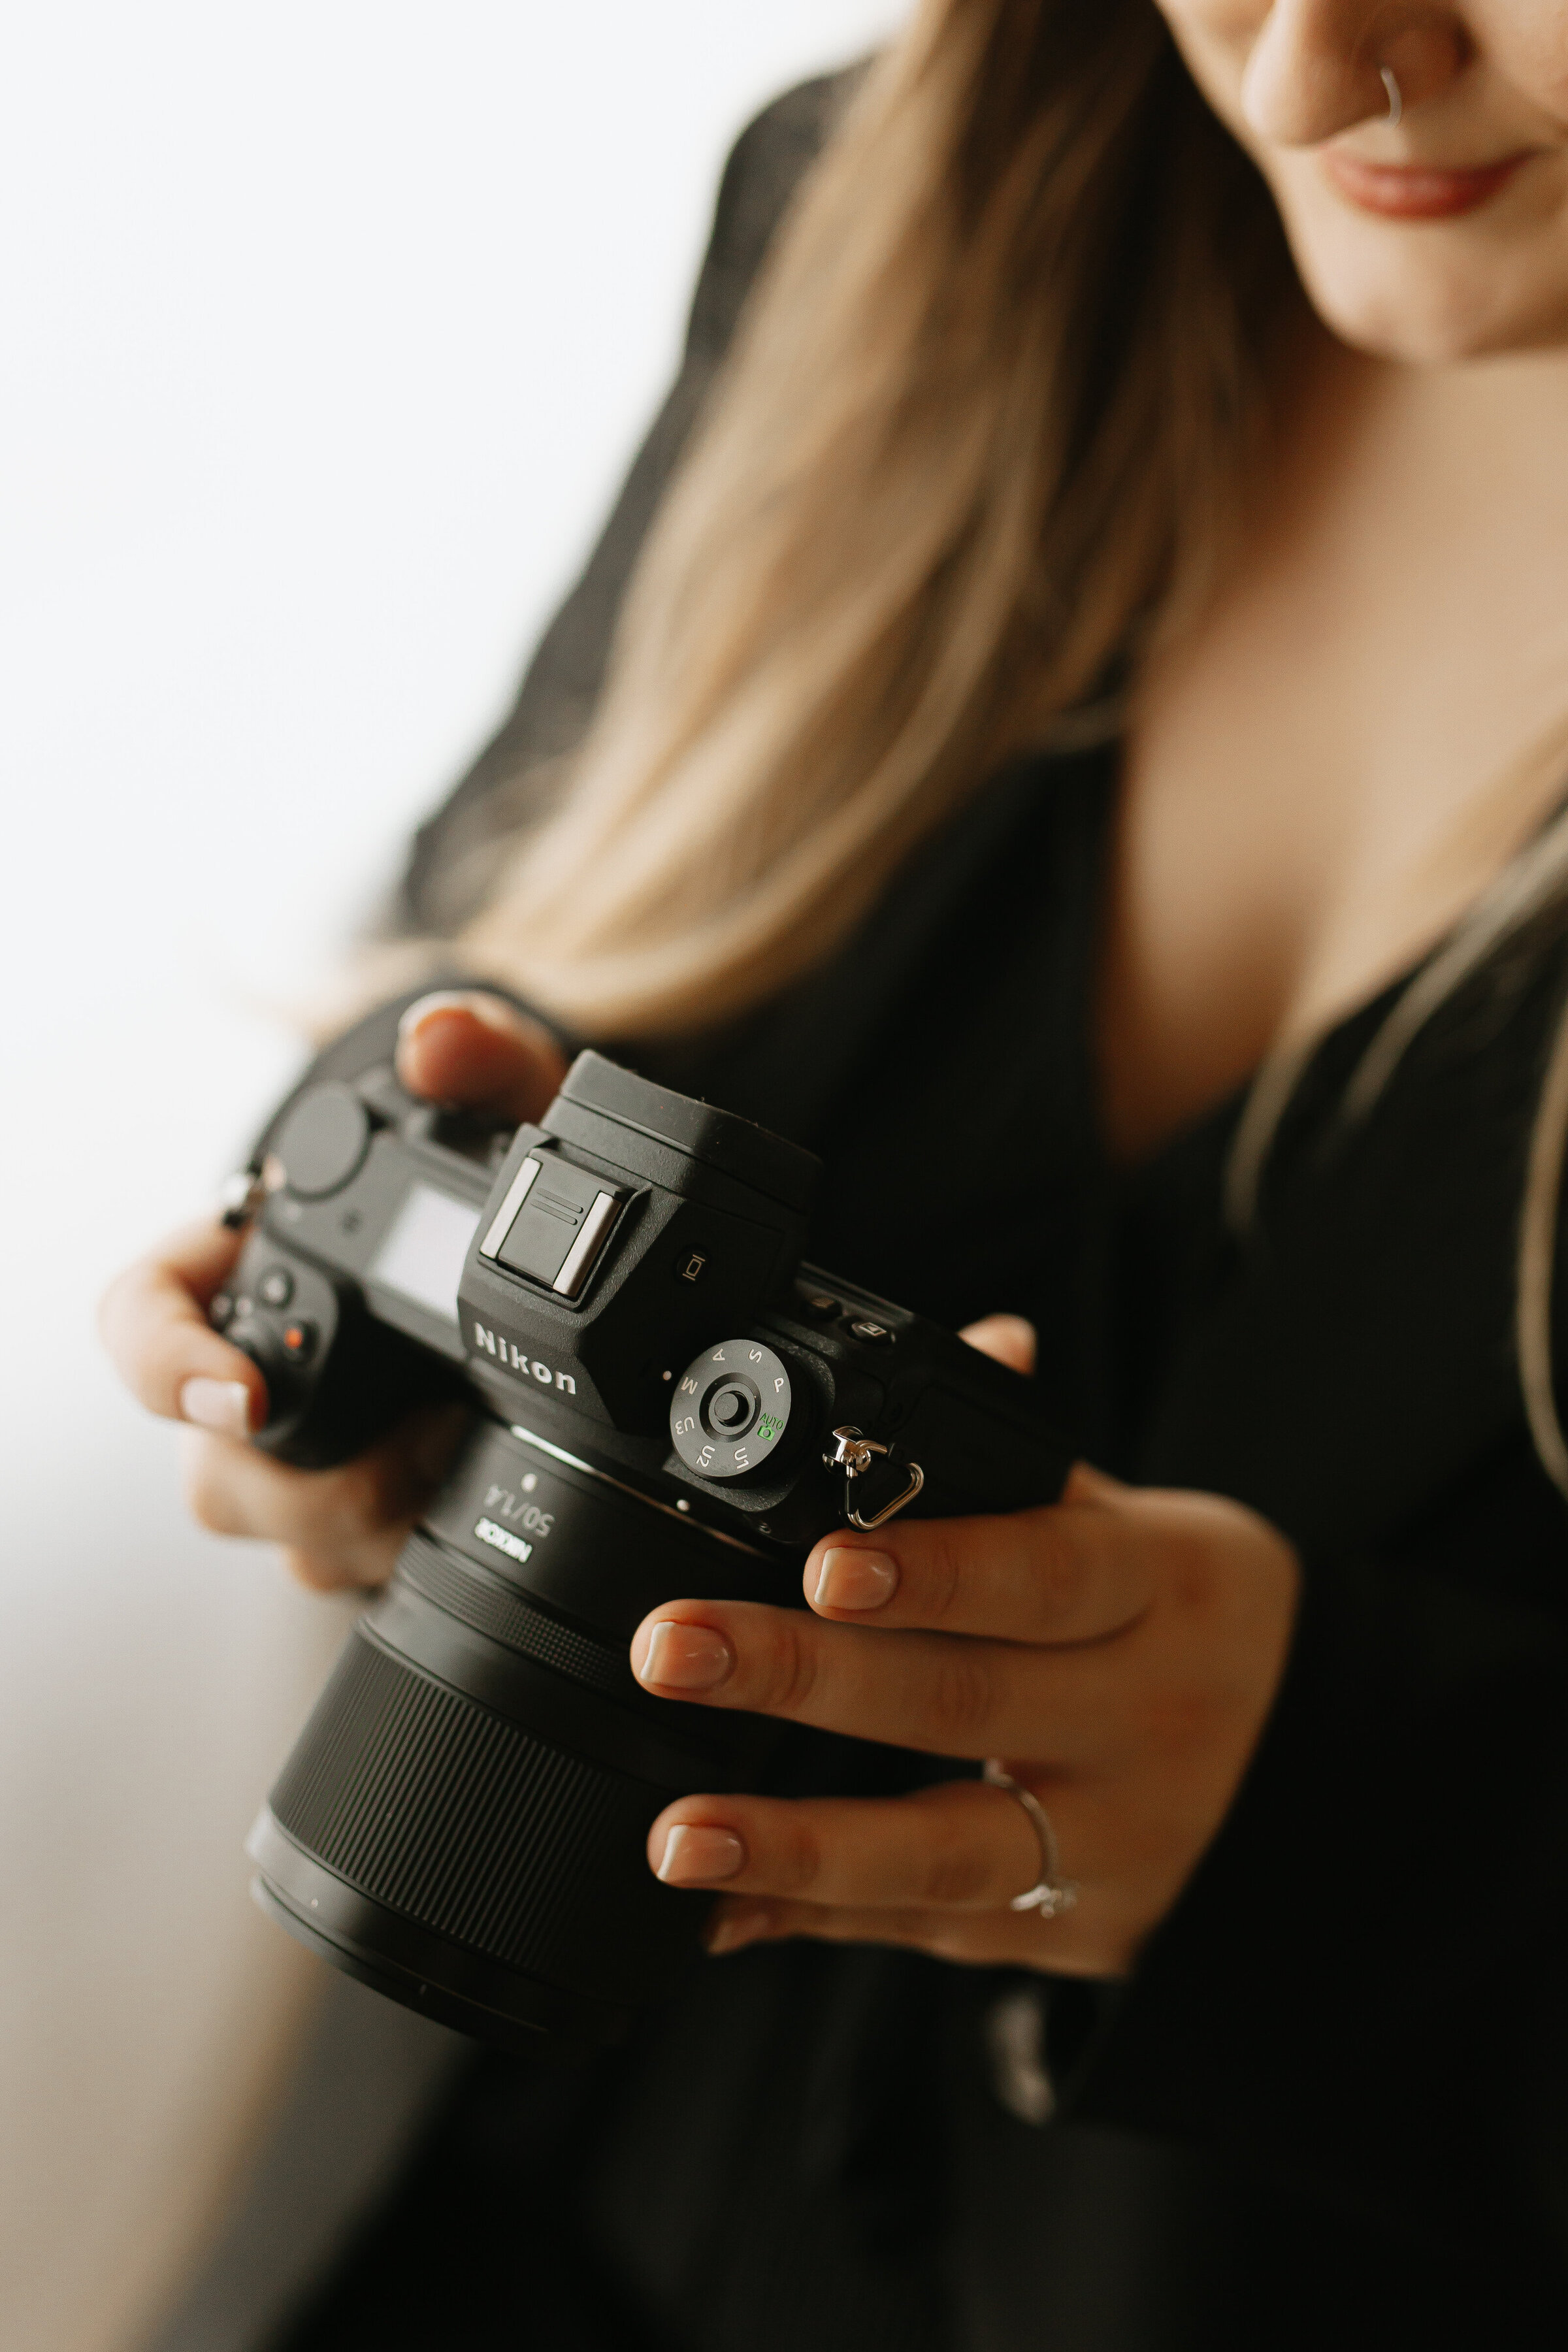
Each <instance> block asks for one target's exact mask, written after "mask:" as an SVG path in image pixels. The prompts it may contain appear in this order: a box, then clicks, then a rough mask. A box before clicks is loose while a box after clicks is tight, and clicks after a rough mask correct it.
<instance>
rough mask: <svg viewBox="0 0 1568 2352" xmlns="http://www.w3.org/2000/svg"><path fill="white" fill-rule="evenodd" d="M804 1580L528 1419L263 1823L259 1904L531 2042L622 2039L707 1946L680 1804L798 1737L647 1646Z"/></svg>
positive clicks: (494, 1436) (336, 1701)
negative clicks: (728, 1707) (682, 1693)
mask: <svg viewBox="0 0 1568 2352" xmlns="http://www.w3.org/2000/svg"><path fill="white" fill-rule="evenodd" d="M794 1589H795V1571H794V1570H788V1571H784V1570H776V1569H770V1565H769V1563H768V1562H767V1561H765V1560H764V1559H763V1558H762V1556H761V1555H760V1554H759V1553H757V1552H756V1551H754V1550H752V1549H751V1547H750V1546H748V1545H746V1544H743V1543H741V1542H739V1541H737V1540H736V1539H735V1538H728V1537H725V1536H722V1535H719V1534H716V1533H714V1532H712V1531H710V1530H708V1529H705V1528H700V1527H697V1526H694V1525H693V1524H692V1523H691V1521H690V1520H689V1519H683V1518H680V1517H678V1516H677V1514H676V1512H675V1511H674V1510H673V1509H672V1508H670V1507H668V1506H667V1505H663V1504H660V1503H658V1501H656V1500H655V1499H654V1498H652V1497H651V1496H644V1495H641V1494H638V1493H637V1492H635V1491H633V1490H632V1489H631V1488H629V1487H627V1486H625V1485H623V1484H622V1483H620V1482H619V1481H618V1480H616V1479H615V1478H612V1477H610V1476H608V1475H605V1473H603V1472H601V1471H598V1470H596V1469H595V1468H594V1466H593V1465H591V1464H589V1463H586V1462H584V1461H581V1460H578V1459H576V1458H575V1457H574V1456H572V1455H569V1454H564V1453H563V1452H562V1450H561V1449H560V1448H558V1447H556V1446H553V1445H551V1444H542V1442H541V1441H540V1440H538V1439H534V1438H531V1437H530V1436H529V1434H528V1433H526V1432H524V1431H522V1430H521V1428H515V1429H505V1428H501V1427H499V1426H497V1425H495V1424H493V1423H486V1424H481V1425H480V1427H479V1429H478V1430H477V1431H476V1433H475V1434H474V1437H473V1439H472V1440H471V1441H470V1444H469V1445H468V1449H467V1451H466V1453H465V1454H464V1455H463V1456H462V1457H461V1458H460V1459H459V1462H458V1465H457V1466H456V1467H455V1469H454V1471H453V1473H452V1475H451V1477H450V1478H449V1479H448V1481H447V1486H446V1487H445V1488H444V1489H443V1490H442V1494H441V1496H438V1497H437V1502H436V1503H435V1504H434V1505H433V1506H432V1507H431V1509H430V1510H429V1511H428V1512H427V1514H426V1519H425V1522H424V1524H423V1526H422V1527H420V1528H418V1529H416V1532H415V1533H414V1534H413V1535H412V1536H411V1537H410V1538H408V1541H407V1543H406V1544H405V1547H404V1549H403V1553H402V1555H401V1557H400V1559H399V1560H398V1564H397V1569H396V1572H395V1576H394V1578H393V1580H392V1582H391V1584H390V1585H389V1586H388V1587H387V1588H386V1590H385V1591H384V1593H383V1594H382V1595H381V1596H380V1598H379V1599H378V1600H377V1601H375V1602H374V1603H373V1605H372V1607H371V1608H370V1609H369V1610H368V1611H367V1612H366V1613H365V1615H364V1616H363V1617H362V1618H361V1619H360V1621H359V1622H358V1624H357V1625H356V1627H355V1630H354V1632H353V1634H352V1635H351V1637H350V1640H349V1643H348V1646H347V1649H346V1650H345V1652H344V1654H343V1656H342V1660H341V1661H340V1664H339V1666H338V1669H337V1671H336V1673H335V1674H334V1675H333V1677H332V1680H331V1682H330V1683H329V1685H327V1688H326V1690H325V1691H324V1692H323V1694H322V1696H321V1700H320V1702H319V1704H318V1706H317V1708H316V1711H315V1713H314V1715H313V1716H312V1717H311V1718H310V1723H309V1724H308V1726H307V1727H306V1728H305V1730H304V1732H303V1733H302V1735H301V1736H300V1740H299V1742H298V1743H297V1745H296V1747H295V1749H294V1752H293V1754H292V1756H291V1757H290V1758H289V1762H288V1764H287V1765H286V1766H285V1768H284V1770H283V1772H282V1774H281V1776H280V1778H279V1780H278V1782H277V1785H276V1786H275V1787H274V1789H273V1790H272V1792H271V1795H270V1797H269V1799H268V1804H267V1807H266V1809H265V1811H263V1813H262V1815H261V1818H260V1820H259V1821H258V1823H257V1825H256V1828H255V1830H254V1831H253V1832H252V1836H251V1845H250V1852H251V1854H252V1857H253V1859H254V1860H255V1862H256V1863H257V1864H258V1874H259V1875H258V1883H257V1890H256V1891H257V1894H258V1899H259V1900H260V1902H261V1903H262V1905H263V1906H264V1908H266V1909H267V1910H268V1911H269V1912H270V1913H271V1914H272V1916H274V1917H275V1918H277V1919H279V1921H280V1922H281V1924H282V1925H284V1926H285V1927H289V1930H290V1931H291V1933H293V1934H294V1935H296V1936H298V1937H300V1938H301V1940H302V1941H304V1942H306V1943H309V1944H311V1945H312V1946H313V1947H314V1948H316V1949H317V1950H318V1951H321V1952H322V1953H323V1954H324V1955H325V1956H326V1957H327V1958H330V1959H331V1960H333V1961H334V1962H335V1963H336V1964H337V1966H338V1967H340V1968H342V1969H347V1970H348V1971H349V1973H350V1974H351V1975H354V1976H358V1977H361V1978H362V1979H364V1980H365V1981H366V1982H368V1983H371V1984H374V1985H375V1986H376V1987H377V1988H378V1989H379V1990H381V1991H383V1992H388V1993H391V1994H392V1995H393V1996H394V1998H395V1999H396V2000H403V2001H405V2002H407V2003H409V2004H410V2005H411V2006H412V2007H414V2008H417V2009H421V2010H423V2011H426V2014H427V2015H430V2016H433V2017H437V2018H443V2019H445V2020H446V2021H447V2022H448V2023H451V2024H454V2025H457V2026H459V2027H461V2028H462V2029H463V2030H464V2031H465V2032H469V2033H478V2034H479V2035H481V2036H483V2037H484V2038H485V2039H488V2040H490V2041H495V2042H501V2043H503V2044H505V2045H506V2046H508V2047H510V2048H513V2049H522V2048H526V2047H528V2046H529V2044H530V2043H531V2041H532V2039H533V2037H534V2036H535V2035H536V2034H537V2033H538V2032H540V2031H550V2032H563V2033H566V2034H568V2035H570V2036H572V2037H573V2038H574V2039H576V2040H579V2041H584V2042H595V2041H612V2040H614V2039H616V2036H617V2035H618V2034H619V2033H620V2032H623V2031H624V2029H625V2027H626V2024H627V2023H628V2022H629V2020H630V2017H631V2014H632V2011H634V2009H635V2008H636V2007H637V2005H638V2004H639V2002H641V2001H642V2000H647V1998H648V1997H649V1996H650V1995H657V1994H658V1993H659V1992H661V1991H663V1990H667V1989H668V1987H669V1986H671V1985H672V1984H673V1983H674V1982H675V1981H676V1979H678V1978H679V1975H680V1973H681V1972H682V1971H683V1969H685V1967H686V1965H687V1963H688V1961H689V1958H690V1956H691V1955H692V1953H693V1952H694V1951H695V1949H696V1948H697V1943H698V1937H699V1934H700V1928H701V1924H702V1919H703V1916H704V1915H705V1911H706V1907H707V1906H706V1905H705V1904H704V1903H703V1902H702V1901H701V1900H700V1899H698V1898H696V1897H694V1896H692V1895H689V1894H682V1893H679V1892H678V1891H677V1890H676V1889H674V1888H672V1887H667V1886H662V1885H659V1883H658V1880H657V1879H656V1878H655V1877H654V1875H653V1874H652V1872H651V1871H650V1870H649V1869H648V1866H647V1853H646V1844H647V1832H648V1827H649V1825H650V1823H651V1822H652V1821H653V1819H654V1817H655V1815H656V1814H657V1813H658V1811H660V1809H661V1808H662V1807H663V1806H665V1805H667V1804H668V1802H669V1801H670V1799H671V1798H672V1797H677V1796H681V1795H684V1794H685V1793H687V1791H689V1790H691V1789H694V1788H700V1789H723V1788H729V1787H732V1786H734V1785H736V1783H737V1782H739V1783H740V1784H741V1785H742V1786H744V1785H746V1784H747V1783H748V1781H749V1780H751V1778H752V1775H753V1773H754V1769H755V1766H756V1762H757V1760H758V1759H759V1758H760V1756H761V1754H762V1753H763V1750H764V1748H765V1746H766V1744H767V1743H768V1742H769V1741H770V1740H771V1738H772V1737H773V1733H772V1730H771V1728H770V1727H766V1726H764V1725H762V1724H760V1723H759V1722H758V1721H757V1720H756V1719H755V1718H754V1717H742V1716H738V1715H730V1716H726V1715H722V1714H719V1713H715V1712H712V1711H709V1710H703V1709H698V1708H694V1707H682V1706H672V1705H671V1704H670V1703H669V1702H668V1701H667V1700H659V1699H654V1698H650V1697H649V1696H648V1695H647V1693H646V1692H645V1691H643V1690H642V1689H641V1688H640V1687H639V1685H637V1682H636V1680H635V1678H634V1676H633V1675H632V1672H631V1668H630V1664H629V1663H628V1661H627V1657H626V1639H627V1636H628V1634H629V1633H630V1632H631V1630H632V1627H633V1626H634V1625H635V1624H636V1623H637V1620H638V1619H639V1618H640V1617H641V1616H642V1615H643V1614H644V1613H645V1612H646V1611H647V1609H648V1608H649V1607H650V1606H652V1605H653V1604H654V1603H655V1602H656V1601H658V1600H660V1599H662V1598H664V1597H666V1596H668V1595H670V1594H673V1593H679V1592H693V1591H695V1592H699V1593H700V1592H703V1591H721V1592H728V1593H736V1592H741V1593H752V1592H754V1593H756V1594H757V1595H758V1596H759V1597H763V1598H766V1599H769V1600H774V1599H780V1598H784V1597H786V1595H787V1594H788V1593H790V1592H792V1591H794Z"/></svg>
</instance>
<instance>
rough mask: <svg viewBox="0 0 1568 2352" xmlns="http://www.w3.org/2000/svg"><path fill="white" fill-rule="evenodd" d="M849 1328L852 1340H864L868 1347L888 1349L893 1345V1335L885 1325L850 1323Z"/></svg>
mask: <svg viewBox="0 0 1568 2352" xmlns="http://www.w3.org/2000/svg"><path fill="white" fill-rule="evenodd" d="M849 1328H850V1331H851V1333H852V1335H853V1336H854V1338H856V1339H864V1340H865V1341H866V1343H867V1345H868V1347H872V1348H890V1347H891V1346H892V1344H893V1335H892V1333H891V1332H890V1331H889V1328H888V1327H887V1325H886V1324H885V1323H851V1325H850V1326H849Z"/></svg>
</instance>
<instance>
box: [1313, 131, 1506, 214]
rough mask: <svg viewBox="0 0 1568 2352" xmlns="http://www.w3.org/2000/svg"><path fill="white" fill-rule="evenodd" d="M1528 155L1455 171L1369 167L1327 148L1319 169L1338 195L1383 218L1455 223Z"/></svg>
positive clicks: (1438, 166) (1492, 192)
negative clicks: (1321, 168)
mask: <svg viewBox="0 0 1568 2352" xmlns="http://www.w3.org/2000/svg"><path fill="white" fill-rule="evenodd" d="M1529 161H1530V154H1529V151H1528V150H1527V151H1525V152H1521V153H1520V154H1518V155H1505V156H1504V158H1503V160H1502V162H1501V163H1482V164H1480V165H1478V166H1472V167H1471V168H1469V169H1468V170H1457V169H1454V168H1452V167H1445V166H1443V165H1441V164H1436V163H1363V160H1362V158H1361V157H1360V156H1359V155H1352V154H1350V153H1348V152H1346V151H1345V150H1344V149H1342V148H1339V149H1336V148H1332V147H1331V148H1328V149H1326V150H1325V151H1324V153H1323V157H1322V165H1323V170H1324V171H1325V172H1326V173H1327V174H1328V176H1329V179H1330V181H1331V183H1332V184H1333V186H1334V187H1335V188H1336V189H1337V190H1338V191H1339V193H1340V194H1341V195H1342V196H1344V197H1346V198H1348V199H1349V201H1350V202H1351V203H1352V205H1355V206H1356V207H1357V208H1358V210H1360V211H1361V212H1363V213H1381V214H1382V215H1383V216H1384V219H1385V220H1453V219H1454V218H1456V217H1457V216H1458V215H1459V214H1460V213H1473V212H1475V211H1477V210H1478V209H1479V207H1480V206H1481V205H1484V204H1486V203H1488V202H1489V200H1490V198H1491V197H1493V196H1495V195H1496V194H1497V193H1498V191H1499V189H1500V188H1504V187H1506V186H1507V185H1508V183H1509V182H1510V180H1511V179H1512V177H1513V175H1514V173H1516V172H1517V171H1518V170H1519V168H1520V166H1521V163H1528V162H1529Z"/></svg>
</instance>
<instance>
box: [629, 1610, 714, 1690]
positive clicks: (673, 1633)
mask: <svg viewBox="0 0 1568 2352" xmlns="http://www.w3.org/2000/svg"><path fill="white" fill-rule="evenodd" d="M734 1664H735V1653H734V1651H733V1650H732V1649H731V1647H730V1644H729V1643H728V1642H726V1640H725V1639H724V1636H723V1635H722V1633H714V1632H713V1631H712V1629H711V1627H710V1626H707V1625H678V1624H677V1623H676V1622H674V1620H673V1619H672V1618H668V1617H661V1618H660V1620H659V1622H658V1624H657V1625H656V1626H655V1627H654V1629H653V1632H652V1633H650V1634H649V1635H648V1643H647V1657H646V1658H644V1660H643V1662H642V1664H641V1665H640V1666H639V1667H638V1669H637V1680H638V1681H639V1682H644V1683H649V1684H657V1685H658V1687H659V1688H660V1689H661V1690H711V1689H712V1688H713V1687H714V1685H715V1684H717V1683H721V1682H727V1681H728V1680H729V1677H730V1675H731V1672H732V1671H733V1669H734Z"/></svg>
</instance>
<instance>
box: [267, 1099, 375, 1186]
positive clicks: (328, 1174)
mask: <svg viewBox="0 0 1568 2352" xmlns="http://www.w3.org/2000/svg"><path fill="white" fill-rule="evenodd" d="M276 1150H277V1153H278V1157H279V1160H281V1161H282V1163H283V1167H284V1169H285V1171H286V1172H287V1176H288V1183H289V1192H292V1193H293V1194H295V1196H296V1198H298V1199H300V1200H301V1201H321V1200H324V1199H325V1197H326V1195H327V1194H328V1193H329V1192H341V1191H342V1187H343V1186H344V1185H345V1184H346V1183H347V1182H348V1181H349V1179H350V1178H351V1177H352V1176H357V1175H358V1173H359V1171H360V1166H361V1163H362V1161H363V1159H364V1156H365V1153H366V1152H367V1151H368V1150H370V1113H369V1112H368V1111H367V1110H366V1108H365V1107H364V1105H363V1103H362V1102H361V1101H360V1099H359V1097H358V1096H357V1095H353V1094H351V1093H350V1092H349V1089H348V1087H340V1086H320V1087H310V1090H309V1091H308V1092H307V1093H305V1094H302V1095H301V1096H300V1099H299V1101H298V1102H297V1103H296V1104H295V1106H294V1108H293V1109H292V1110H291V1111H290V1112H289V1116H288V1118H286V1119H285V1120H284V1122H283V1129H282V1132H281V1133H280V1134H279V1138H278V1141H277V1146H276Z"/></svg>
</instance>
